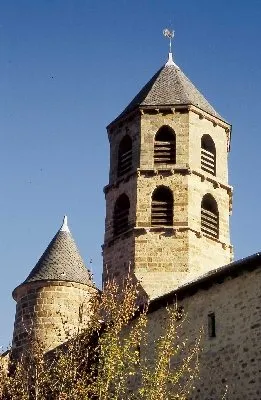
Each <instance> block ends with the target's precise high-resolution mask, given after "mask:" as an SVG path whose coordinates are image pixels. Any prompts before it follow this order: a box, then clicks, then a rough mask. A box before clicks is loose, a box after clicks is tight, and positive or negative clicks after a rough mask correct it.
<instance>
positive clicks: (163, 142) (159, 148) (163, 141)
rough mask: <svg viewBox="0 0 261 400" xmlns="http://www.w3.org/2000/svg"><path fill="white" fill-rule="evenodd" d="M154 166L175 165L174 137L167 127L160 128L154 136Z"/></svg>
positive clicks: (173, 133) (171, 130)
mask: <svg viewBox="0 0 261 400" xmlns="http://www.w3.org/2000/svg"><path fill="white" fill-rule="evenodd" d="M154 163H155V164H175V163H176V135H175V132H174V131H173V129H171V128H170V127H169V126H167V125H164V126H162V127H161V128H160V129H159V130H158V132H157V133H156V136H155V143H154Z"/></svg>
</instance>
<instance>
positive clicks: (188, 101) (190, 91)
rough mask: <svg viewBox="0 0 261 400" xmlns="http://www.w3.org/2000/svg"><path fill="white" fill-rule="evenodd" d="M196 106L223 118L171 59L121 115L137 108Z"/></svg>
mask: <svg viewBox="0 0 261 400" xmlns="http://www.w3.org/2000/svg"><path fill="white" fill-rule="evenodd" d="M177 105H194V106H197V107H199V108H200V109H201V110H203V111H205V112H207V113H209V114H211V115H213V116H215V117H217V118H220V119H222V120H224V118H222V117H221V116H220V115H219V114H218V113H217V112H216V111H215V109H214V108H213V107H212V106H211V105H210V104H209V102H208V101H207V100H206V99H205V97H204V96H203V95H202V94H201V93H200V92H199V91H198V89H197V88H196V87H195V86H194V85H193V83H192V82H191V81H190V80H189V79H188V78H187V77H186V75H185V74H184V73H183V72H182V71H181V69H180V68H179V67H178V66H177V65H176V64H174V62H173V61H172V58H171V62H170V60H169V61H168V62H167V63H166V64H165V65H164V66H163V67H162V68H160V70H159V71H158V72H156V74H155V75H154V76H153V77H152V78H151V80H150V81H149V82H148V83H147V84H146V85H145V86H144V87H143V88H142V89H141V91H140V92H139V93H138V94H137V96H135V97H134V99H133V100H132V101H131V102H130V104H129V105H128V106H127V107H126V108H125V109H124V111H123V112H122V113H121V114H120V115H119V117H118V118H117V119H116V120H118V119H119V118H122V117H123V116H125V115H126V114H128V113H129V112H131V111H133V110H135V108H137V107H141V108H142V107H143V106H144V107H146V106H147V107H148V106H152V107H153V106H159V107H160V106H177Z"/></svg>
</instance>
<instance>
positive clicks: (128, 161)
mask: <svg viewBox="0 0 261 400" xmlns="http://www.w3.org/2000/svg"><path fill="white" fill-rule="evenodd" d="M131 168H132V140H131V138H130V136H129V135H126V136H124V138H123V139H122V140H121V142H120V145H119V151H118V176H119V177H120V176H122V175H124V174H126V173H127V172H129V171H130V170H131Z"/></svg>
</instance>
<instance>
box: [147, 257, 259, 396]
mask: <svg viewBox="0 0 261 400" xmlns="http://www.w3.org/2000/svg"><path fill="white" fill-rule="evenodd" d="M252 257H253V258H256V259H258V260H257V261H256V264H257V265H258V267H257V268H256V267H255V269H254V270H253V267H252V266H250V262H251V261H248V259H246V260H245V261H244V260H243V264H245V267H244V266H243V271H241V272H240V266H237V265H235V268H234V273H233V274H231V273H230V272H229V271H227V272H226V269H229V267H225V268H224V270H225V271H224V276H223V277H220V276H219V275H218V273H217V274H216V275H217V276H216V278H215V272H212V273H211V275H212V276H209V277H206V278H205V279H202V282H200V280H199V281H198V282H195V284H194V285H193V284H192V285H191V287H190V288H189V286H190V285H189V284H188V285H187V287H186V285H185V286H184V287H183V288H182V287H181V288H179V289H178V290H177V291H176V292H173V293H172V296H167V298H166V299H165V306H166V305H167V304H168V305H169V306H171V304H173V307H175V303H176V300H177V301H178V305H179V306H182V307H184V316H186V317H184V321H183V322H181V321H179V325H180V328H179V331H178V336H179V342H180V343H182V342H184V341H185V340H188V342H187V344H186V348H187V349H189V346H190V345H193V343H194V341H195V340H196V338H197V337H199V334H200V331H201V330H202V329H203V334H202V339H201V343H200V347H201V351H200V354H199V368H200V371H199V376H200V378H199V380H197V381H196V382H195V389H194V391H193V392H192V394H191V396H190V397H189V399H190V400H217V399H222V398H223V397H222V396H223V395H224V394H225V392H226V390H227V395H226V397H225V398H226V399H229V400H243V399H247V400H260V398H261V374H260V371H261V341H260V339H261V331H260V327H261V313H260V310H261V306H260V299H261V263H260V256H259V254H257V255H255V256H252ZM235 264H236V263H235ZM236 268H238V272H236ZM244 268H245V270H244ZM165 306H164V305H163V304H161V305H160V304H159V306H156V307H155V308H154V311H153V312H151V313H149V322H148V324H149V325H148V330H149V335H148V338H149V343H148V348H149V349H150V351H149V353H150V354H148V357H150V356H151V354H153V346H154V345H153V340H154V339H155V338H157V337H159V335H160V334H161V333H162V330H164V327H165V325H166V322H167V312H166V307H165ZM210 313H211V314H214V315H215V331H216V334H215V337H210V334H209V327H208V315H209V314H210ZM142 351H145V349H143V348H141V352H142ZM183 355H184V354H183ZM176 362H177V363H178V360H176Z"/></svg>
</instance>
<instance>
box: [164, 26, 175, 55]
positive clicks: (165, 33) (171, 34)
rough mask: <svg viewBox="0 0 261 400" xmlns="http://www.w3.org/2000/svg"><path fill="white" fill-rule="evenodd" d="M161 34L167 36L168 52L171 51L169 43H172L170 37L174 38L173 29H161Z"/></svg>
mask: <svg viewBox="0 0 261 400" xmlns="http://www.w3.org/2000/svg"><path fill="white" fill-rule="evenodd" d="M163 35H164V36H165V37H167V38H169V52H170V53H171V44H172V39H173V38H174V31H171V30H169V29H163Z"/></svg>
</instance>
